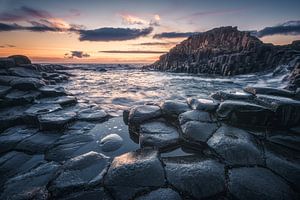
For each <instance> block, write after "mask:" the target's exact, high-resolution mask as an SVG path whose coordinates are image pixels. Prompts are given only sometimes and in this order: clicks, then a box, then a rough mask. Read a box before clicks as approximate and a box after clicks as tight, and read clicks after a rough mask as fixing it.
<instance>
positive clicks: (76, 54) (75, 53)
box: [65, 51, 90, 59]
mask: <svg viewBox="0 0 300 200" xmlns="http://www.w3.org/2000/svg"><path fill="white" fill-rule="evenodd" d="M88 57H90V55H89V54H87V53H84V52H83V51H70V53H65V58H70V59H72V58H88Z"/></svg>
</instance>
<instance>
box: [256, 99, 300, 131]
mask: <svg viewBox="0 0 300 200" xmlns="http://www.w3.org/2000/svg"><path fill="white" fill-rule="evenodd" d="M257 100H258V101H259V102H262V103H264V104H268V105H269V106H270V109H272V110H273V111H274V112H275V116H274V118H273V120H272V125H273V126H275V127H278V126H279V127H292V126H297V125H299V124H300V101H297V100H294V99H291V98H287V97H279V96H271V95H257Z"/></svg>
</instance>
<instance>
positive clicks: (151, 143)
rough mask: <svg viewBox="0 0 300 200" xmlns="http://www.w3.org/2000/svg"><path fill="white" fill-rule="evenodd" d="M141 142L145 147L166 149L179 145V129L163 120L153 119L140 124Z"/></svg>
mask: <svg viewBox="0 0 300 200" xmlns="http://www.w3.org/2000/svg"><path fill="white" fill-rule="evenodd" d="M139 143H140V146H141V147H142V148H143V147H147V146H148V147H156V148H158V149H161V150H162V149H166V148H168V147H174V146H177V145H178V143H179V132H178V130H177V129H176V128H175V127H173V126H171V125H169V124H167V123H166V122H161V121H152V122H147V123H144V124H142V125H141V126H140V132H139Z"/></svg>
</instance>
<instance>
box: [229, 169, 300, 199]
mask: <svg viewBox="0 0 300 200" xmlns="http://www.w3.org/2000/svg"><path fill="white" fill-rule="evenodd" d="M228 186H229V192H230V193H231V194H232V195H233V196H234V197H235V198H237V199H240V200H248V199H259V200H264V199H265V200H269V199H274V200H277V199H278V200H279V199H280V200H284V199H286V200H287V199H289V200H290V199H297V196H296V194H295V193H294V192H293V190H292V189H291V188H290V187H289V185H288V184H287V183H286V182H285V181H284V180H283V179H282V178H280V177H279V176H277V175H275V174H274V173H272V172H271V171H270V170H268V169H265V168H261V167H252V168H248V167H242V168H236V169H231V170H229V185H228Z"/></svg>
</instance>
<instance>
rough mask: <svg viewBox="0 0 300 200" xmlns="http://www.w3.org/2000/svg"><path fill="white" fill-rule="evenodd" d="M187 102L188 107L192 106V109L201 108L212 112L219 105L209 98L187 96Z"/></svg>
mask: <svg viewBox="0 0 300 200" xmlns="http://www.w3.org/2000/svg"><path fill="white" fill-rule="evenodd" d="M187 103H188V104H189V106H190V108H192V109H193V110H203V111H207V112H213V111H215V110H217V108H218V106H219V103H217V102H215V101H213V100H211V99H194V98H188V99H187Z"/></svg>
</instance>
